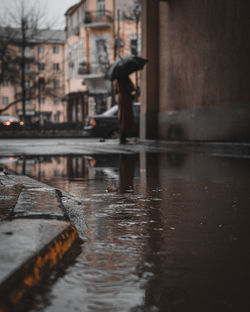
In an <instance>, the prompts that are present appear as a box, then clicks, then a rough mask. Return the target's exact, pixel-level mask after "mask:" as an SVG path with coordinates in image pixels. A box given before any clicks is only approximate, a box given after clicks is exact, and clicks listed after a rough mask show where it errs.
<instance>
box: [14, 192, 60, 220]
mask: <svg viewBox="0 0 250 312" xmlns="http://www.w3.org/2000/svg"><path fill="white" fill-rule="evenodd" d="M60 206H61V203H60V200H59V198H58V195H57V192H56V190H55V189H51V188H46V187H41V188H28V189H27V188H25V189H24V190H23V191H22V192H21V193H20V196H19V198H18V201H17V203H16V205H15V208H14V210H13V217H15V218H17V217H27V218H32V217H36V218H38V217H40V218H48V219H50V218H56V219H62V220H63V219H64V212H63V210H62V208H61V207H60Z"/></svg>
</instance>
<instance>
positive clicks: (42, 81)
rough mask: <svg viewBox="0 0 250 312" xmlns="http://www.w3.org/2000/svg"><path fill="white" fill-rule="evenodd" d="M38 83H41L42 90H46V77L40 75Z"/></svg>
mask: <svg viewBox="0 0 250 312" xmlns="http://www.w3.org/2000/svg"><path fill="white" fill-rule="evenodd" d="M38 83H39V88H40V91H44V90H45V80H44V78H41V77H40V78H39V81H38Z"/></svg>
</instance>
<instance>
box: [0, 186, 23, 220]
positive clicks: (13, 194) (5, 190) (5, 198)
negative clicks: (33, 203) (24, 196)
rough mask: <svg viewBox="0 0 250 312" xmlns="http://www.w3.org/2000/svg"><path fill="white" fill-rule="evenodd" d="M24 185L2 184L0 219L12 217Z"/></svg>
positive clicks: (0, 191)
mask: <svg viewBox="0 0 250 312" xmlns="http://www.w3.org/2000/svg"><path fill="white" fill-rule="evenodd" d="M21 190H22V185H20V184H16V185H10V186H3V185H0V221H2V220H4V219H7V218H10V217H11V214H12V212H13V210H14V207H15V205H16V202H17V199H18V197H19V195H20V193H21Z"/></svg>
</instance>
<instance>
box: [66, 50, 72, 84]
mask: <svg viewBox="0 0 250 312" xmlns="http://www.w3.org/2000/svg"><path fill="white" fill-rule="evenodd" d="M67 63H68V70H67V73H68V79H71V78H72V73H73V63H72V49H71V48H68V52H67Z"/></svg>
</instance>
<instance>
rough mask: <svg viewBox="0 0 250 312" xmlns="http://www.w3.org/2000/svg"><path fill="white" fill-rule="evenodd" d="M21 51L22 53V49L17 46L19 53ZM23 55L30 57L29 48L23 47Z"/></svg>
mask: <svg viewBox="0 0 250 312" xmlns="http://www.w3.org/2000/svg"><path fill="white" fill-rule="evenodd" d="M22 51H23V47H22V46H19V53H22ZM24 55H26V56H30V47H25V50H24Z"/></svg>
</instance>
